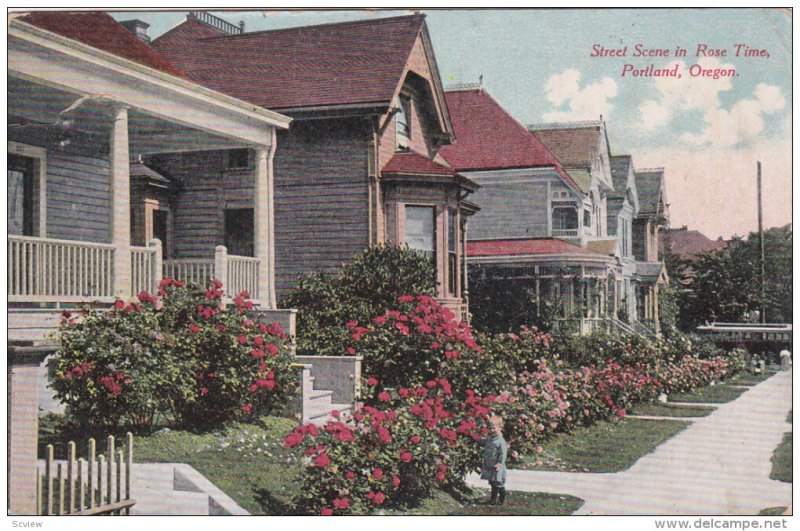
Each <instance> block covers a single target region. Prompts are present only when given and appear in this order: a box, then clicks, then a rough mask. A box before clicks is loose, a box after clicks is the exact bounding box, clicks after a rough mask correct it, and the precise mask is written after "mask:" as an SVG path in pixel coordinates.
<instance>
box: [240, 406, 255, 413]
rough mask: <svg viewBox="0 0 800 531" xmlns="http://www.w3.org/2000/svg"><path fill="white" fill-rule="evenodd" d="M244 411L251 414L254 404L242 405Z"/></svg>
mask: <svg viewBox="0 0 800 531" xmlns="http://www.w3.org/2000/svg"><path fill="white" fill-rule="evenodd" d="M242 411H244V412H245V413H247V414H248V415H249V414H250V413H251V412H252V411H253V406H251V405H250V404H245V405H244V406H242Z"/></svg>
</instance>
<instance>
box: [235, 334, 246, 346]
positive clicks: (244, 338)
mask: <svg viewBox="0 0 800 531" xmlns="http://www.w3.org/2000/svg"><path fill="white" fill-rule="evenodd" d="M236 340H237V341H239V344H240V345H246V344H247V338H246V337H245V336H239V337H237V338H236Z"/></svg>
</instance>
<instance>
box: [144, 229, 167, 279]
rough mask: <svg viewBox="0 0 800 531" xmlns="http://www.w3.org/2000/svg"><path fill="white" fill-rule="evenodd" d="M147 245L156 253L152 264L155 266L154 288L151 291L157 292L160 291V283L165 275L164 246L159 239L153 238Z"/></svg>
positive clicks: (153, 271)
mask: <svg viewBox="0 0 800 531" xmlns="http://www.w3.org/2000/svg"><path fill="white" fill-rule="evenodd" d="M147 245H148V246H149V247H152V248H153V251H154V254H153V264H152V265H153V270H152V274H153V279H152V283H153V285H152V288H151V290H150V291H151V292H155V291H156V290H157V289H158V283H159V282H161V278H162V277H163V275H164V271H163V267H164V266H163V263H164V246H163V244H162V243H161V240H159V239H158V238H153V239H152V240H150V242H149V243H148V244H147Z"/></svg>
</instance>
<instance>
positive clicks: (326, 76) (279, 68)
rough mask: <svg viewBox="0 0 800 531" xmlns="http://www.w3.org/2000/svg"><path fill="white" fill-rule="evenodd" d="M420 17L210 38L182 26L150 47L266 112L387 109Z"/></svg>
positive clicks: (193, 24)
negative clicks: (360, 106)
mask: <svg viewBox="0 0 800 531" xmlns="http://www.w3.org/2000/svg"><path fill="white" fill-rule="evenodd" d="M424 21H425V16H424V15H410V16H402V17H392V18H381V19H369V20H360V21H355V22H344V23H337V24H322V25H317V26H303V27H297V28H288V29H280V30H272V31H259V32H252V33H243V34H240V35H226V36H207V35H204V34H203V32H204V31H208V30H202V29H200V28H199V25H205V24H203V23H202V22H199V21H197V20H187V21H186V22H183V23H182V24H180V25H179V26H177V27H175V28H174V29H172V30H170V31H169V32H167V33H166V34H165V35H162V36H161V37H159V38H158V39H156V40H155V41H154V42H153V46H154V47H155V48H156V49H157V50H159V51H161V52H162V53H163V54H164V55H165V56H166V57H168V58H169V59H170V61H172V62H173V63H174V64H175V65H177V66H178V67H179V68H180V69H181V70H183V71H184V72H186V73H187V74H188V75H189V77H190V78H191V79H192V80H194V81H196V82H198V83H200V84H203V85H206V86H208V87H209V88H212V89H214V90H218V91H219V92H223V93H226V94H229V95H231V96H234V97H236V98H239V99H242V100H245V101H248V102H250V103H252V104H254V105H259V106H262V107H268V108H270V109H290V108H306V107H325V106H341V105H353V104H375V105H380V106H388V105H389V104H390V103H391V100H392V97H393V96H394V92H395V89H396V88H397V85H398V84H399V83H400V77H401V75H402V73H403V71H404V69H405V65H406V62H407V61H408V57H409V55H410V54H411V50H412V48H413V45H414V42H415V40H416V39H417V36H418V35H419V33H420V31H421V29H422V27H423V24H424Z"/></svg>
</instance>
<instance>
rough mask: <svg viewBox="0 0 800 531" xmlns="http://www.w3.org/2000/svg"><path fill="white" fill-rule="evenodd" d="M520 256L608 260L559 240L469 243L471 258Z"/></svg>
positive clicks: (508, 240) (535, 239) (482, 241)
mask: <svg viewBox="0 0 800 531" xmlns="http://www.w3.org/2000/svg"><path fill="white" fill-rule="evenodd" d="M520 255H550V256H553V255H561V256H577V257H593V258H602V259H606V258H608V256H606V255H602V254H599V253H596V252H594V251H592V250H590V249H587V248H585V247H580V246H579V245H575V244H574V243H570V242H567V241H564V240H559V239H558V238H529V239H498V240H472V241H468V242H467V256H468V257H470V258H472V257H475V258H477V257H500V256H520Z"/></svg>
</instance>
